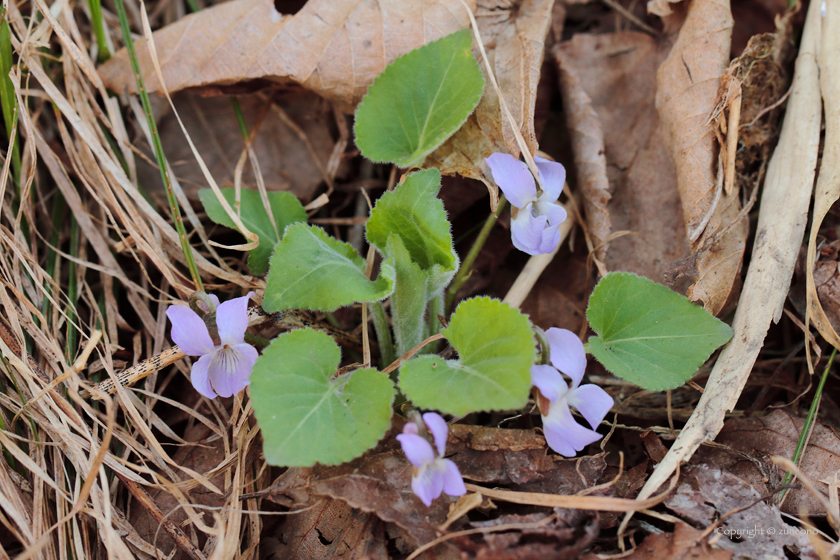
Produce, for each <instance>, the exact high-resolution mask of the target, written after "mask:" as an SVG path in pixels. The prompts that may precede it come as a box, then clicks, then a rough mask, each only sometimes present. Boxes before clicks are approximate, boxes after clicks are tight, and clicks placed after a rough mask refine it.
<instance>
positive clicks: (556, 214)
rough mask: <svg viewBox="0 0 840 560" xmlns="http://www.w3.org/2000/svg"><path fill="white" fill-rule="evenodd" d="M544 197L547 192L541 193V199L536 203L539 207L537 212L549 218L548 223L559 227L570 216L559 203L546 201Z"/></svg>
mask: <svg viewBox="0 0 840 560" xmlns="http://www.w3.org/2000/svg"><path fill="white" fill-rule="evenodd" d="M543 197H545V194H543V195H541V196H540V200H538V201H537V202H536V203H535V204H534V206H536V207H537V213H538V214H539V215H541V216H545V217H546V218H548V225H550V226H551V227H557V226H559V225H560V224H562V223H563V222H565V221H566V218H567V217H568V214H567V213H566V209H565V208H563V207H562V206H560V205H559V204H554V203H553V202H545V201H544V200H543Z"/></svg>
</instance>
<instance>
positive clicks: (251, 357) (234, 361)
mask: <svg viewBox="0 0 840 560" xmlns="http://www.w3.org/2000/svg"><path fill="white" fill-rule="evenodd" d="M256 361H257V349H256V348H254V347H253V346H251V345H250V344H244V343H243V344H237V345H235V346H227V345H225V346H222V347H221V348H219V349H218V350H216V352H215V353H214V354H213V361H212V362H210V368H209V371H210V384H211V385H212V386H213V390H214V391H216V392H217V393H218V394H219V396H220V397H232V396H233V395H235V394H237V393H238V392H239V391H241V390H242V389H244V388H245V387H247V386H248V385H249V384H250V381H248V378H249V377H250V376H251V369H253V367H254V362H256Z"/></svg>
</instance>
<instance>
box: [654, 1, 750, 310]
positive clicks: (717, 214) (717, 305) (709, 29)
mask: <svg viewBox="0 0 840 560" xmlns="http://www.w3.org/2000/svg"><path fill="white" fill-rule="evenodd" d="M685 10H686V13H685V16H684V21H683V22H682V26H681V28H680V31H679V35H678V36H677V40H676V43H675V44H674V46H673V47H672V48H671V51H670V53H669V54H668V57H667V58H666V59H665V61H664V62H663V63H662V65H661V66H660V67H659V70H658V71H657V76H656V82H657V92H656V108H657V110H658V111H659V116H660V117H661V119H662V125H663V131H664V132H665V136H666V145H667V146H668V150H669V153H670V155H671V159H672V160H673V161H674V163H675V165H676V168H677V187H678V188H679V192H680V197H681V199H682V207H683V216H684V219H685V223H686V226H687V230H688V234H689V239H690V240H692V247H691V248H692V251H693V253H694V255H696V257H697V263H696V267H697V269H696V270H697V274H696V277H695V279H694V280H695V282H694V284H693V285H692V286H691V288H689V290H688V293H687V295H688V297H689V298H690V299H691V300H693V301H702V302H703V305H704V307H705V308H706V309H707V310H709V311H710V312H711V313H713V314H718V313H719V312H720V311H721V310H722V309H723V306H724V304H725V303H726V301H727V299H728V298H729V294H730V293H731V292H732V290H733V287H734V286H735V279H736V277H737V276H738V273H739V271H740V269H741V260H742V258H743V253H744V247H745V245H746V237H747V221H746V217H739V213H740V210H741V204H740V200H739V198H738V193H737V192H733V193H731V194H728V195H727V194H725V193H723V192H722V189H723V185H722V179H723V177H722V173H723V171H722V166H719V162H718V148H719V146H718V144H717V139H716V137H715V134H714V132H713V130H712V127H711V125H710V122H709V121H710V116H711V115H712V111H713V109H714V107H715V104H716V101H717V95H718V84H719V81H720V77H721V75H722V74H723V73H724V71H725V70H726V68H727V66H728V64H729V50H730V37H731V34H732V14H731V12H730V10H729V2H716V1H715V0H696V1H694V2H691V3H689V4H688V6H687V8H685ZM682 17H683V16H682V15H674V16H672V17H671V18H670V19H669V21H668V24H669V25H673V24H676V23H678V21H679V20H680V19H682Z"/></svg>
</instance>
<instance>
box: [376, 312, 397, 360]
mask: <svg viewBox="0 0 840 560" xmlns="http://www.w3.org/2000/svg"><path fill="white" fill-rule="evenodd" d="M370 313H371V316H372V318H373V330H374V331H376V340H377V341H378V342H379V356H380V357H379V359H380V361H381V365H382V366H384V365H386V364H390V363H393V362H394V359H395V357H394V339H393V338H392V337H391V328H390V327H389V326H388V318H387V317H386V315H385V308H384V307H382V302H381V301H377V302H374V303H372V304H371V305H370Z"/></svg>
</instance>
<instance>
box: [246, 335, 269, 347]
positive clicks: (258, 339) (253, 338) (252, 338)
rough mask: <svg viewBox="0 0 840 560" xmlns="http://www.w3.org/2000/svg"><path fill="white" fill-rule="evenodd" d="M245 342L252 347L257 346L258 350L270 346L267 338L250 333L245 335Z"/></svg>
mask: <svg viewBox="0 0 840 560" xmlns="http://www.w3.org/2000/svg"><path fill="white" fill-rule="evenodd" d="M245 342H247V343H248V344H250V345H252V346H259V347H260V348H265V347H266V346H268V345H269V344H271V341H270V340H268V339H267V338H265V337H262V336H260V335H257V334H251V333H245Z"/></svg>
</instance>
